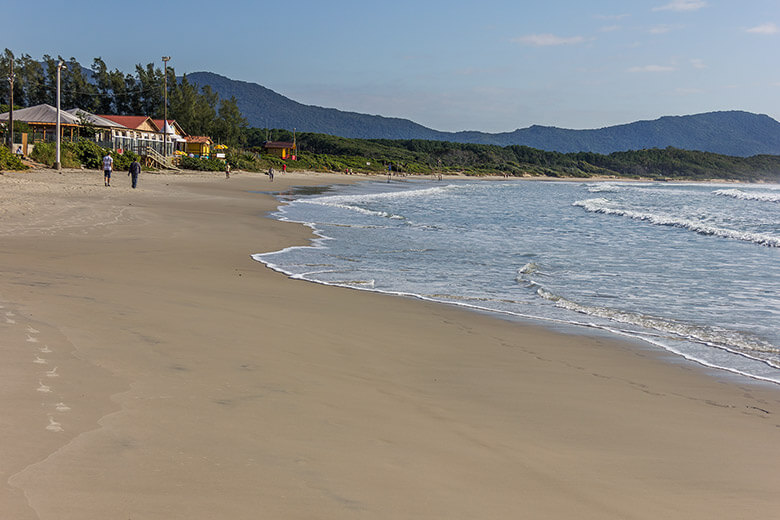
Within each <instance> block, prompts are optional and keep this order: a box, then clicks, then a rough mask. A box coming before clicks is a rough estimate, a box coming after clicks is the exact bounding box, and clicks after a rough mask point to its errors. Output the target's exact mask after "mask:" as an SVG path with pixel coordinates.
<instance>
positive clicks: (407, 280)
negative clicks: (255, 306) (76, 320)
mask: <svg viewBox="0 0 780 520" xmlns="http://www.w3.org/2000/svg"><path fill="white" fill-rule="evenodd" d="M274 217H275V218H278V219H280V220H285V221H293V222H300V223H303V224H305V225H307V226H310V227H311V228H312V229H313V230H314V232H315V234H316V235H317V237H318V238H317V239H315V240H313V241H312V244H311V245H310V246H307V247H291V248H287V249H284V250H282V251H274V252H267V253H259V254H256V255H254V258H255V259H256V260H258V261H260V262H263V263H265V264H266V265H268V267H270V268H272V269H275V270H277V271H280V272H283V273H286V274H288V275H289V276H291V277H292V278H296V279H301V280H308V281H311V282H316V283H322V284H329V285H338V286H344V287H351V288H354V289H362V290H370V291H377V292H384V293H391V294H400V295H408V296H413V297H418V298H422V299H426V300H433V301H438V302H445V303H449V304H454V305H460V306H465V307H470V308H473V309H475V310H479V311H487V312H493V313H499V314H501V315H503V316H508V317H512V316H514V317H517V318H520V319H523V320H532V321H539V322H541V323H542V324H544V323H547V324H550V325H561V324H563V325H567V326H575V327H587V328H589V329H598V330H601V331H605V332H607V333H610V334H615V335H620V336H623V337H630V338H634V339H636V340H640V341H643V342H645V343H647V344H648V345H652V347H651V348H659V349H664V350H666V351H668V352H671V353H674V354H676V355H678V356H680V359H681V360H682V359H683V358H684V359H687V360H690V361H692V362H696V363H700V364H702V365H706V366H709V367H713V368H717V369H721V370H727V371H730V372H732V373H736V374H741V375H744V376H749V377H751V378H756V379H761V380H765V381H771V382H774V383H780V185H776V184H761V185H747V184H745V185H742V184H740V185H735V184H728V185H726V184H715V183H706V184H702V183H696V184H681V183H660V182H659V183H642V182H597V183H596V182H572V181H566V182H553V181H533V180H507V181H495V180H468V179H457V180H452V179H445V180H442V181H436V180H431V179H412V180H396V179H393V181H392V182H390V183H387V182H364V183H359V184H356V185H349V186H332V187H329V188H324V189H322V190H311V189H309V190H300V191H298V192H296V193H294V194H287V195H285V196H284V197H283V204H282V205H281V206H280V208H279V209H278V211H277V212H276V213H275V214H274Z"/></svg>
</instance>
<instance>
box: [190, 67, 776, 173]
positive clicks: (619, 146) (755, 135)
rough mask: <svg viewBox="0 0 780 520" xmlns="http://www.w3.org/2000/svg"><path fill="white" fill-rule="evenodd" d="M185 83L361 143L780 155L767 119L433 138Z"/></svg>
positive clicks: (253, 113) (255, 113)
mask: <svg viewBox="0 0 780 520" xmlns="http://www.w3.org/2000/svg"><path fill="white" fill-rule="evenodd" d="M187 79H188V80H189V81H190V83H195V84H197V85H200V86H201V87H203V86H206V85H209V86H210V87H211V88H212V89H213V90H214V91H215V92H217V93H218V94H219V96H220V97H222V98H230V97H231V96H235V97H236V100H237V101H238V108H239V109H240V110H241V112H242V114H243V115H244V117H245V118H247V120H248V121H249V125H250V126H253V127H258V128H286V129H288V130H292V129H293V128H295V129H297V130H298V131H299V132H316V133H323V134H331V135H337V136H341V137H354V138H361V139H426V140H436V141H452V142H458V143H478V144H494V145H499V146H509V145H525V146H530V147H532V148H539V149H542V150H548V151H557V152H563V153H566V152H596V153H603V154H609V153H612V152H618V151H625V150H642V149H647V148H666V147H667V146H672V147H675V148H681V149H685V150H700V151H705V152H714V153H719V154H724V155H733V156H740V157H748V156H752V155H759V154H771V155H780V123H778V122H777V121H775V120H774V119H772V118H771V117H769V116H766V115H759V114H753V113H750V112H742V111H729V112H708V113H705V114H696V115H689V116H667V117H662V118H660V119H656V120H653V121H637V122H635V123H629V124H625V125H617V126H610V127H606V128H599V129H595V130H568V129H565V128H556V127H550V126H538V125H534V126H531V127H529V128H523V129H518V130H515V131H514V132H503V133H496V134H490V133H485V132H476V131H469V132H440V131H438V130H433V129H431V128H427V127H425V126H422V125H419V124H417V123H415V122H413V121H409V120H408V119H401V118H392V117H383V116H378V115H368V114H360V113H357V112H345V111H342V110H337V109H335V108H323V107H318V106H312V105H304V104H302V103H298V102H296V101H293V100H291V99H289V98H287V97H285V96H282V95H281V94H278V93H276V92H274V91H273V90H270V89H267V88H265V87H263V86H261V85H258V84H256V83H248V82H245V81H237V80H232V79H229V78H226V77H224V76H220V75H218V74H214V73H211V72H194V73H191V74H187Z"/></svg>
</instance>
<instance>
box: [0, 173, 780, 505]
mask: <svg viewBox="0 0 780 520" xmlns="http://www.w3.org/2000/svg"><path fill="white" fill-rule="evenodd" d="M25 175H27V174H25ZM34 175H35V176H40V178H38V179H35V180H30V182H25V183H23V184H24V185H23V186H21V185H17V183H16V182H9V176H3V177H0V189H2V190H4V194H5V195H6V197H5V198H6V201H5V202H6V204H4V206H3V209H2V210H0V211H2V215H1V216H2V219H1V220H0V236H2V237H3V241H4V243H5V244H7V245H6V248H3V251H0V260H1V261H0V265H2V266H3V277H2V281H1V282H0V305H3V308H2V309H0V312H2V315H0V316H4V317H5V322H4V323H0V327H2V330H3V337H4V339H5V342H4V344H3V350H4V359H6V360H7V362H6V364H5V366H4V367H3V369H2V370H3V373H2V376H3V377H2V379H1V380H2V381H4V387H5V390H6V392H4V396H3V398H1V400H0V412H2V416H3V417H6V418H7V419H6V420H7V424H8V425H13V428H10V427H7V428H4V429H3V430H2V438H0V441H2V444H1V445H2V448H0V453H1V454H2V457H3V460H4V461H6V462H5V464H4V465H3V467H2V468H0V472H2V475H3V485H2V486H0V512H2V513H4V515H0V516H9V517H12V518H16V519H19V520H26V519H28V518H29V519H35V518H41V519H48V518H52V519H55V518H56V519H62V518H66V519H67V518H74V519H75V518H79V519H86V520H90V519H92V518H95V519H98V518H100V519H102V518H108V517H117V516H120V515H125V516H128V517H141V518H152V519H155V518H160V519H162V518H182V517H186V518H204V519H206V518H226V517H229V518H247V519H249V518H256V517H257V512H258V511H263V512H264V513H263V514H265V515H268V516H269V517H278V518H311V517H312V516H317V517H320V518H364V517H365V516H366V515H370V516H372V517H382V518H409V517H413V516H421V517H442V518H452V517H464V518H465V517H468V518H474V517H483V518H516V517H517V516H519V515H523V514H525V515H526V516H529V517H532V518H558V517H563V516H565V517H578V518H599V519H601V518H626V517H633V518H648V519H650V518H694V517H704V516H705V515H709V516H724V515H725V516H729V517H737V516H744V515H752V516H755V517H762V516H768V515H770V512H771V511H775V510H776V509H777V507H780V498H778V496H777V493H776V489H777V488H778V485H780V475H778V473H777V471H776V468H775V467H774V461H775V460H777V458H776V457H773V456H772V455H773V454H777V453H778V450H779V449H778V448H777V442H776V441H777V436H778V432H779V431H780V429H779V428H780V424H779V423H780V390H778V389H776V388H766V387H764V384H758V383H757V384H751V383H750V382H738V381H733V380H729V379H730V378H724V377H719V376H717V375H713V374H711V373H708V372H707V371H706V370H705V369H703V368H702V369H699V368H696V367H691V366H687V365H686V364H682V363H681V364H674V363H672V364H670V363H668V362H667V361H666V360H664V359H662V357H663V355H661V354H654V353H650V352H647V351H645V350H643V349H640V348H637V346H635V345H633V346H632V345H631V343H630V342H629V343H626V342H624V341H620V340H617V339H612V338H604V337H600V336H599V337H590V336H588V335H579V334H565V333H561V332H556V331H551V330H546V329H543V328H542V327H536V326H533V325H526V324H521V323H517V322H514V321H510V320H504V319H501V318H498V317H495V316H486V315H482V314H481V313H476V312H473V311H467V310H464V309H459V308H453V307H451V306H444V305H441V304H439V303H431V302H425V301H418V300H413V299H411V298H393V297H392V296H390V295H384V294H378V293H374V292H366V291H354V290H347V289H344V288H339V287H332V286H330V287H329V286H323V285H319V284H311V283H296V280H291V279H289V278H288V277H287V276H285V275H283V274H281V273H278V272H275V271H272V270H270V269H268V268H266V267H265V265H263V264H261V263H260V262H257V261H256V260H254V259H252V258H251V256H250V255H251V254H252V252H256V251H259V250H265V251H274V250H279V249H282V248H283V247H288V246H291V245H306V244H308V243H309V238H310V237H311V233H310V230H309V229H307V228H305V227H304V226H301V225H297V224H290V223H285V222H278V221H275V220H272V219H270V218H265V216H266V214H267V213H268V212H269V211H272V210H273V209H275V208H276V207H277V206H278V201H277V200H276V198H275V197H273V196H272V195H267V194H259V193H251V192H250V190H258V189H259V188H262V189H263V190H266V191H269V190H272V191H280V190H284V189H288V188H290V187H292V186H294V185H301V184H303V185H312V186H313V185H318V186H321V185H323V184H334V183H343V182H354V181H360V180H363V179H364V178H365V177H363V176H346V175H337V174H289V173H288V174H280V175H277V176H276V178H275V180H274V182H273V183H270V182H268V181H267V179H265V176H264V175H263V174H242V173H239V174H234V175H231V179H230V180H226V179H224V177H222V178H220V177H219V174H213V175H210V174H192V175H190V174H185V175H179V174H176V175H169V174H158V175H144V174H142V177H141V179H140V181H139V190H136V191H133V190H130V189H129V186H124V185H125V184H126V183H125V182H123V181H125V179H124V178H123V177H124V176H123V175H120V176H119V179H117V180H118V181H119V183H121V184H119V183H118V184H117V186H116V188H115V187H112V188H110V189H105V188H103V187H102V186H98V185H97V183H102V176H101V175H100V173H99V172H91V173H90V172H86V173H81V174H79V173H77V172H73V173H70V172H69V175H70V177H69V176H68V175H65V174H63V175H62V176H59V175H56V174H54V175H52V174H46V173H43V174H38V173H36V174H34ZM369 179H370V177H369ZM93 180H94V182H95V183H96V184H95V185H94V186H93V185H91V184H90V183H91V182H92V181H93ZM31 183H35V184H31ZM19 184H22V183H19ZM258 217H262V218H258ZM8 313H11V314H10V315H9V314H8ZM9 320H10V321H12V322H13V323H10V322H9ZM46 350H50V351H51V352H46ZM38 360H44V361H45V364H44V363H38V362H37V361H38ZM52 370H54V372H52ZM49 374H53V375H51V376H50V375H49ZM46 389H48V391H45V390H46ZM60 404H63V405H65V407H68V408H69V410H66V411H65V410H61V408H63V407H62V406H60ZM47 428H48V429H47ZM57 428H60V430H57ZM9 479H10V483H9V482H8V480H9Z"/></svg>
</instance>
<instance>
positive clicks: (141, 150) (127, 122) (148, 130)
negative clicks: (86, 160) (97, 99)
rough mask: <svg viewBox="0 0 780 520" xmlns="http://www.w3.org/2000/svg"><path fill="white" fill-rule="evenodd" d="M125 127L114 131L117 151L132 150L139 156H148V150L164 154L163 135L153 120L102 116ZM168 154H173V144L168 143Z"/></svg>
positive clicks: (139, 117) (112, 136) (112, 138)
mask: <svg viewBox="0 0 780 520" xmlns="http://www.w3.org/2000/svg"><path fill="white" fill-rule="evenodd" d="M99 117H102V118H103V119H108V120H109V121H113V122H115V123H118V124H119V125H121V126H123V127H125V128H124V129H121V128H117V129H113V130H112V135H111V141H112V146H113V148H114V149H115V150H131V151H133V152H135V153H137V154H139V155H146V148H152V149H153V150H155V151H156V152H158V153H160V154H162V153H163V133H162V129H161V128H160V127H158V126H157V125H156V124H155V122H154V121H153V120H152V118H150V117H147V116H114V115H101V116H99ZM168 148H169V150H168V154H167V155H171V154H172V153H173V144H172V143H168Z"/></svg>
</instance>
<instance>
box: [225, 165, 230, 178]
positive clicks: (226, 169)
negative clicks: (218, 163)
mask: <svg viewBox="0 0 780 520" xmlns="http://www.w3.org/2000/svg"><path fill="white" fill-rule="evenodd" d="M225 178H226V179H229V178H230V163H229V162H227V161H225Z"/></svg>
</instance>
